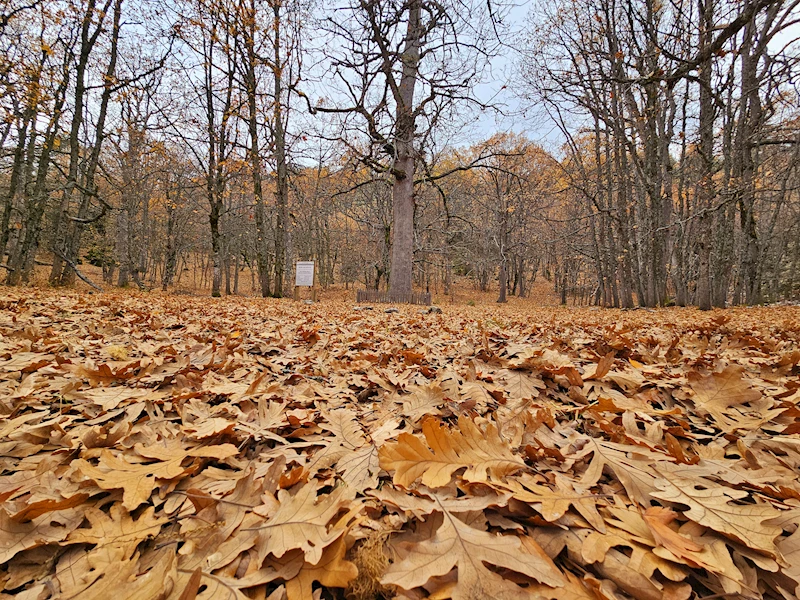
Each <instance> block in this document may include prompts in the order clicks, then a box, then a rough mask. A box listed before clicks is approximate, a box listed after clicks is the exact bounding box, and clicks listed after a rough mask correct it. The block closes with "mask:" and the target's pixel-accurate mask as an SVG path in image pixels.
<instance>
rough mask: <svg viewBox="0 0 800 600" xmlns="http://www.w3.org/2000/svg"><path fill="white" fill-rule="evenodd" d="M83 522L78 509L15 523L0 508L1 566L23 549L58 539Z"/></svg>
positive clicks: (60, 539)
mask: <svg viewBox="0 0 800 600" xmlns="http://www.w3.org/2000/svg"><path fill="white" fill-rule="evenodd" d="M81 521H83V513H82V512H80V511H78V510H77V509H73V510H66V511H60V512H58V513H56V514H46V515H42V516H40V517H37V518H35V519H34V520H33V521H29V522H27V523H17V522H16V521H14V520H12V519H11V517H10V516H8V513H7V512H6V511H5V510H3V509H2V508H0V565H1V564H3V563H6V562H8V561H9V560H11V559H12V558H14V555H15V554H17V553H18V552H22V551H23V550H28V549H30V548H37V547H39V546H44V545H45V544H52V543H53V542H60V541H62V540H63V539H64V538H66V537H67V536H68V535H69V533H70V532H71V531H72V530H73V529H75V528H77V527H78V525H80V524H81Z"/></svg>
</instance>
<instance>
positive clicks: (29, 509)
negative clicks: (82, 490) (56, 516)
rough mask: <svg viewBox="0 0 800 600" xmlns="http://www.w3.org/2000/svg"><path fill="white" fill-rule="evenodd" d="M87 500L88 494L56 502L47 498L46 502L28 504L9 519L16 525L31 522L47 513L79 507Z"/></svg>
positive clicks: (76, 495)
mask: <svg viewBox="0 0 800 600" xmlns="http://www.w3.org/2000/svg"><path fill="white" fill-rule="evenodd" d="M88 498H89V494H75V495H73V496H70V497H69V498H61V499H58V500H54V499H52V498H48V499H47V500H39V501H37V502H33V503H31V504H28V505H27V506H26V507H25V508H23V509H22V510H20V511H19V512H18V513H15V514H13V515H11V518H12V519H13V520H14V521H17V522H18V523H24V522H25V521H32V520H33V519H35V518H36V517H41V516H42V515H44V514H46V513H49V512H53V511H56V510H64V509H66V508H74V507H76V506H80V505H81V504H83V503H84V501H86V500H87V499H88Z"/></svg>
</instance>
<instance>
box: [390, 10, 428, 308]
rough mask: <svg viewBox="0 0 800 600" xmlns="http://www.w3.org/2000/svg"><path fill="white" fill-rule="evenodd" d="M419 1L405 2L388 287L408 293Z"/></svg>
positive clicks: (397, 109)
mask: <svg viewBox="0 0 800 600" xmlns="http://www.w3.org/2000/svg"><path fill="white" fill-rule="evenodd" d="M422 33H423V31H422V22H421V2H420V0H411V1H410V2H409V5H408V27H407V30H406V38H405V47H404V49H403V71H402V74H401V77H400V85H399V86H398V94H397V95H398V97H397V98H396V100H397V108H396V118H395V140H394V146H395V162H394V168H393V175H394V184H393V186H392V230H393V232H392V233H393V235H394V239H393V240H392V265H391V272H390V274H389V291H390V292H393V293H400V294H402V293H410V292H411V289H412V275H413V266H414V169H415V150H414V129H415V117H416V114H415V111H414V87H415V86H416V83H417V77H418V74H419V72H418V70H419V60H420V44H421V37H422Z"/></svg>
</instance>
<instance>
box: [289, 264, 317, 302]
mask: <svg viewBox="0 0 800 600" xmlns="http://www.w3.org/2000/svg"><path fill="white" fill-rule="evenodd" d="M315 280H316V278H315V272H314V261H313V260H306V261H297V263H296V264H295V276H294V299H295V300H300V288H301V287H310V288H311V300H312V301H314V302H316V301H317V286H316V284H315Z"/></svg>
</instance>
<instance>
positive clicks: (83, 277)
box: [53, 248, 103, 292]
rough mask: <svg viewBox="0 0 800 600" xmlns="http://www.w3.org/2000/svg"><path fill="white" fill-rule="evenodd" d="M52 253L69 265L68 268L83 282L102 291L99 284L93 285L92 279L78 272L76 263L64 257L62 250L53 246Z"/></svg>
mask: <svg viewBox="0 0 800 600" xmlns="http://www.w3.org/2000/svg"><path fill="white" fill-rule="evenodd" d="M53 254H55V255H56V256H58V257H59V258H60V259H61V260H63V261H64V262H65V263H67V265H69V268H70V269H72V270H73V271H74V272H75V275H77V276H78V277H79V278H80V279H81V281H83V282H84V283H86V284H87V285H89V286H90V287H93V288H94V289H96V290H97V291H98V292H102V291H103V288H101V287H99V286H97V285H95V284H94V283H93V282H92V281H91V280H90V279H89V278H88V277H86V275H84V274H83V273H81V272H80V270H79V269H78V266H77V265H76V264H75V263H74V262H73V261H72V260H70V259H69V258H67V257H66V256H65V255H64V254H63V253H62V252H61V250H59V249H58V248H53Z"/></svg>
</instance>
